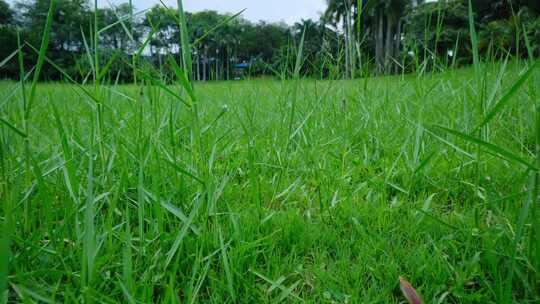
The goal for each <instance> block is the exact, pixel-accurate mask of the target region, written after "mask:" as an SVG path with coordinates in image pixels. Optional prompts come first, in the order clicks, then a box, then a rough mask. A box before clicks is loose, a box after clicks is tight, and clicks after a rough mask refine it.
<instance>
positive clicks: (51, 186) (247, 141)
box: [0, 63, 540, 303]
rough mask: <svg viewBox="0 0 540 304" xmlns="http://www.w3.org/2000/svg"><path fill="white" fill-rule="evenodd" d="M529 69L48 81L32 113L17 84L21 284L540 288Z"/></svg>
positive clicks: (133, 299) (299, 292)
mask: <svg viewBox="0 0 540 304" xmlns="http://www.w3.org/2000/svg"><path fill="white" fill-rule="evenodd" d="M526 70H527V66H526V65H525V64H523V63H509V64H508V66H506V67H505V66H504V65H503V64H496V65H494V64H491V65H486V66H483V67H482V71H484V73H482V75H481V76H479V75H478V74H476V75H477V76H479V77H475V72H474V71H473V70H472V69H465V70H457V71H447V72H444V73H441V74H435V75H425V76H413V75H411V76H404V77H401V76H395V77H384V78H382V77H381V78H371V79H360V80H355V81H314V80H298V81H294V80H290V81H272V80H250V81H239V82H227V83H208V84H195V91H194V93H195V95H196V97H197V100H198V107H197V108H198V111H192V110H189V109H188V108H187V107H186V106H185V105H184V104H182V103H181V102H179V99H178V98H177V97H175V96H173V95H172V94H171V92H178V91H179V88H177V87H174V86H171V87H167V88H168V89H169V90H171V92H168V91H167V90H165V88H163V87H159V86H149V85H147V86H143V87H137V86H134V85H132V86H101V87H99V88H97V89H95V88H94V87H93V86H83V87H80V86H76V85H73V84H60V83H57V84H40V85H38V86H37V91H36V98H35V101H34V104H33V106H32V107H33V108H32V112H31V114H30V115H27V117H26V118H25V116H26V115H24V113H25V112H24V105H23V100H25V99H24V98H23V97H22V96H21V90H20V88H19V84H18V83H15V82H3V83H0V101H1V104H0V109H1V111H0V112H1V116H0V117H1V118H2V119H3V120H4V121H3V122H4V124H2V126H1V128H0V140H1V141H0V156H1V163H0V164H1V171H0V174H1V175H0V183H1V192H0V198H1V201H2V211H1V212H2V213H0V220H1V223H2V224H3V225H2V226H3V227H4V230H3V238H2V239H3V241H2V245H1V246H2V247H1V251H0V281H2V280H4V281H5V280H7V281H8V283H7V298H6V299H7V300H8V302H24V303H34V302H66V303H70V302H81V301H83V300H84V301H86V302H96V303H115V302H127V303H150V302H164V303H172V302H181V303H193V302H200V303H276V302H279V301H283V302H285V303H297V302H308V303H400V302H401V303H403V302H404V301H405V299H404V298H403V296H402V295H401V293H400V290H399V280H398V279H399V277H400V276H403V277H406V278H407V280H409V281H410V282H411V284H412V285H413V286H415V287H416V288H417V290H418V291H419V293H421V294H422V296H423V298H424V301H425V302H426V303H504V302H512V301H516V302H522V303H538V302H539V301H540V292H539V290H540V272H539V271H540V245H539V244H540V242H539V240H540V238H539V237H538V235H539V233H535V232H536V231H537V230H538V229H540V225H539V224H538V213H537V211H536V209H537V207H538V203H537V202H538V200H537V199H536V196H537V195H538V193H537V192H536V190H535V189H537V186H535V183H536V182H537V181H536V179H535V178H536V174H535V172H537V169H536V167H535V166H534V165H533V164H534V163H535V157H536V151H537V149H538V148H537V144H538V139H537V136H538V134H540V131H539V130H538V125H537V122H536V119H537V118H536V116H535V115H536V112H537V107H538V105H539V103H540V100H539V99H538V98H539V95H538V94H539V92H540V81H538V80H539V78H538V76H540V75H538V72H537V71H536V72H534V71H533V73H532V75H530V77H529V78H528V79H526V81H525V82H523V83H522V84H520V85H518V86H515V87H514V88H515V90H512V86H513V85H514V84H515V82H516V80H518V78H519V75H522V74H523V73H524V71H526ZM479 79H480V80H479ZM518 84H519V83H518ZM85 91H86V92H88V91H91V92H92V93H93V94H97V95H92V96H94V97H96V96H99V98H97V99H98V100H99V101H100V103H96V101H95V100H93V99H92V98H90V97H89V96H88V95H87V94H86V93H85ZM95 91H97V93H94V92H95ZM509 93H512V94H510V96H507V95H508V94H509ZM506 97H508V98H506ZM479 100H483V101H484V102H482V103H480V102H479ZM500 101H502V102H503V104H502V105H504V107H502V105H501V103H499V102H500ZM479 104H484V108H481V107H480V106H479ZM496 105H501V108H500V111H496V113H494V114H495V115H493V116H492V117H491V118H490V116H489V113H491V111H492V110H493V109H497V106H496ZM194 113H195V114H194ZM195 116H197V117H195ZM486 117H488V118H490V120H489V122H488V123H487V124H485V126H483V127H481V128H476V127H477V126H479V125H480V124H481V122H482V121H483V120H485V118H486ZM441 126H442V127H445V128H449V129H451V130H447V129H444V128H441ZM452 130H454V131H452ZM473 137H474V138H473ZM479 138H481V139H482V140H483V141H480V140H479ZM488 142H489V144H488ZM0 299H1V297H0Z"/></svg>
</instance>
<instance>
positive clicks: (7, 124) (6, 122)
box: [0, 117, 28, 138]
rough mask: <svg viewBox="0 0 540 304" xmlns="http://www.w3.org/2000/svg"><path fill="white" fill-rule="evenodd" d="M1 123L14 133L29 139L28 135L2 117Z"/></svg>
mask: <svg viewBox="0 0 540 304" xmlns="http://www.w3.org/2000/svg"><path fill="white" fill-rule="evenodd" d="M0 122H2V123H3V124H4V125H6V126H7V127H8V128H10V129H11V130H12V131H13V132H15V133H17V134H19V135H20V136H21V137H24V138H26V137H28V135H26V133H24V132H23V131H21V130H20V129H18V128H17V127H15V126H14V125H12V124H11V123H10V122H9V121H7V120H5V119H3V118H2V117H0Z"/></svg>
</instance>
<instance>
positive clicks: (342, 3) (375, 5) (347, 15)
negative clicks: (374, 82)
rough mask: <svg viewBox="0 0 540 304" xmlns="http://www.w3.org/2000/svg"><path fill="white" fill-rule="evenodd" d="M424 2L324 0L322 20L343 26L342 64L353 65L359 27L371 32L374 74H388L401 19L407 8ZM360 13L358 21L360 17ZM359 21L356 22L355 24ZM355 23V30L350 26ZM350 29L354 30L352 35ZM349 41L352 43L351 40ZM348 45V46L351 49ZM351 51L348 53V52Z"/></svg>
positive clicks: (395, 53)
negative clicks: (373, 43)
mask: <svg viewBox="0 0 540 304" xmlns="http://www.w3.org/2000/svg"><path fill="white" fill-rule="evenodd" d="M422 2H424V0H416V1H412V0H327V3H328V8H327V10H326V12H325V15H324V18H325V20H327V21H328V22H330V23H331V24H333V25H335V26H337V25H339V24H342V25H343V31H344V35H345V41H346V45H347V46H348V47H347V52H346V57H347V58H346V61H347V63H348V64H347V65H348V66H354V60H355V53H354V47H355V42H356V43H358V42H359V40H360V30H359V29H360V28H361V27H364V28H363V32H364V33H371V35H372V37H373V41H374V42H375V63H376V66H377V72H378V73H382V72H391V71H392V66H394V64H393V62H394V60H395V59H396V58H397V57H398V56H399V49H400V46H401V43H400V42H401V36H402V26H401V25H402V18H403V16H404V14H405V11H406V7H407V5H412V6H415V5H418V4H420V3H422ZM359 14H361V17H362V18H361V19H362V20H360V18H359V17H360V16H359ZM359 22H360V23H359ZM354 23H356V27H355V26H353V24H354ZM354 28H356V29H357V32H356V35H355V34H354ZM351 40H352V41H351ZM351 46H352V47H351ZM351 50H352V52H351Z"/></svg>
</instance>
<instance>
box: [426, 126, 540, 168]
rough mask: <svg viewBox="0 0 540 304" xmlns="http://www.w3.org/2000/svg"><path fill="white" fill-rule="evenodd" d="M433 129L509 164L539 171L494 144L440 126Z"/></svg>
mask: <svg viewBox="0 0 540 304" xmlns="http://www.w3.org/2000/svg"><path fill="white" fill-rule="evenodd" d="M435 127H436V128H438V129H440V130H442V131H445V132H447V133H449V134H452V135H454V136H457V137H460V138H461V139H464V140H466V141H468V142H470V143H473V144H475V145H478V146H480V147H483V148H485V149H487V150H488V151H490V152H492V153H493V154H495V155H496V156H498V157H500V158H503V159H506V160H508V161H511V162H516V163H519V164H522V165H524V166H525V167H527V168H528V169H531V170H534V171H538V170H539V168H537V167H536V166H535V165H533V164H531V163H530V162H528V161H527V160H525V159H523V158H521V157H520V156H517V155H515V154H514V153H512V152H509V151H507V150H505V149H503V148H501V147H498V146H496V145H494V144H491V143H488V142H486V141H483V140H481V139H478V138H476V137H473V136H470V135H467V134H465V133H461V132H459V131H456V130H452V129H448V128H445V127H442V126H435Z"/></svg>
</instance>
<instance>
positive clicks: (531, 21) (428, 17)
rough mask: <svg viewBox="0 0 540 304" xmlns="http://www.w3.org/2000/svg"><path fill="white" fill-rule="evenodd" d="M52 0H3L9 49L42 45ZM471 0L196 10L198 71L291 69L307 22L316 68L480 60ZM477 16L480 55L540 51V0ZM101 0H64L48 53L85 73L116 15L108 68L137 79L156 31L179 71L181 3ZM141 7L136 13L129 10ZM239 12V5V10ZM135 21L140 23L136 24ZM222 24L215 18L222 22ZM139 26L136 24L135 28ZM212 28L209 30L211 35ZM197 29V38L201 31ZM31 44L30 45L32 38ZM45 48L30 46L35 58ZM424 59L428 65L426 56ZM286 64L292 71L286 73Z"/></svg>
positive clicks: (161, 54) (332, 71) (479, 10)
mask: <svg viewBox="0 0 540 304" xmlns="http://www.w3.org/2000/svg"><path fill="white" fill-rule="evenodd" d="M49 3H50V0H25V1H18V2H17V3H16V4H15V5H14V6H11V7H10V6H9V5H8V4H7V3H6V2H5V1H4V0H0V8H1V11H2V15H1V16H0V41H1V43H0V58H6V57H7V56H9V55H10V54H11V53H12V52H13V51H14V50H16V49H17V43H16V42H17V39H16V33H17V31H20V32H21V37H22V40H23V41H24V42H27V43H28V44H31V45H34V46H38V45H39V42H40V41H41V37H40V31H36V29H39V28H40V27H41V26H42V25H43V23H44V21H45V17H46V15H47V9H48V8H49ZM467 3H468V2H467V1H466V0H453V1H437V2H428V3H424V2H423V1H406V0H385V1H379V0H358V1H357V0H354V1H353V0H329V1H328V9H327V10H326V12H324V14H323V16H321V19H320V20H302V21H301V22H298V23H297V24H294V25H290V26H289V25H287V24H285V23H267V22H264V21H260V22H258V23H253V22H250V21H247V20H245V19H243V18H242V17H241V16H237V17H236V18H234V19H232V20H229V19H230V17H231V15H224V14H220V13H217V12H215V11H204V12H199V13H187V14H186V18H187V28H188V30H189V34H190V35H189V36H190V37H199V38H198V39H197V41H195V40H193V41H192V43H193V50H192V52H193V58H194V65H193V71H192V74H193V75H194V79H196V80H223V79H232V78H234V76H233V69H234V66H235V65H236V64H239V63H248V64H249V65H250V74H251V75H254V76H256V75H262V74H266V75H275V74H276V72H277V71H279V73H280V74H281V75H282V76H289V77H290V76H291V74H292V66H293V65H294V55H293V54H292V53H291V52H290V51H289V50H291V47H294V46H297V45H298V42H299V41H300V38H301V36H302V33H303V31H304V30H305V31H306V36H305V42H304V45H305V52H304V54H305V61H306V64H305V65H303V71H302V72H303V74H304V75H307V76H310V77H316V78H334V79H335V78H344V77H345V78H351V77H359V76H367V75H373V74H381V73H386V74H391V73H398V72H399V73H401V72H414V71H418V70H423V71H433V70H440V67H441V66H445V65H446V64H448V63H450V64H452V66H455V67H457V66H463V65H467V64H470V63H472V57H473V55H472V49H471V41H470V36H469V25H468V11H467V5H468V4H467ZM472 8H473V14H474V16H475V18H474V20H475V26H476V27H477V28H478V31H479V33H478V41H477V44H478V48H479V51H480V55H481V56H483V57H487V56H504V55H505V54H506V53H508V52H509V53H511V54H512V55H514V56H517V57H520V58H523V57H526V56H527V54H528V53H527V50H526V47H525V41H526V38H527V39H528V40H529V42H530V44H531V46H533V52H534V53H535V54H539V53H540V4H539V2H538V1H535V0H511V1H509V0H496V1H485V0H473V1H472ZM93 11H94V8H93V7H91V6H90V4H89V2H87V1H84V0H60V1H58V3H57V5H56V8H55V11H54V15H53V20H54V26H53V28H52V31H51V40H50V47H49V50H48V57H49V58H55V62H56V64H58V65H59V66H60V67H61V68H62V69H63V70H64V71H66V72H67V73H68V74H69V75H70V76H71V77H72V78H74V79H78V80H84V79H86V78H87V77H88V76H89V74H88V71H89V62H88V60H87V56H86V50H85V42H84V41H85V39H86V40H87V41H90V39H91V37H90V35H91V29H92V28H93V25H92V24H93V22H95V21H96V20H97V22H98V23H99V26H100V27H101V26H103V27H104V26H106V25H110V24H115V23H116V24H117V23H118V21H119V20H121V19H122V18H124V19H125V20H124V22H123V26H120V25H118V24H117V26H113V27H111V28H108V29H107V30H106V31H103V33H101V35H100V37H99V44H100V47H101V48H102V50H103V52H101V54H100V56H101V57H103V58H102V61H105V62H107V61H109V60H110V59H113V61H112V63H111V67H110V69H109V71H108V77H110V78H112V79H115V80H118V81H122V82H126V81H133V79H132V77H131V76H132V75H133V73H132V70H131V67H130V65H129V64H127V62H129V60H128V58H129V56H130V55H131V54H133V52H134V51H135V50H136V49H137V45H138V44H139V43H142V42H144V41H145V40H146V39H147V38H148V37H150V38H151V39H150V40H149V41H148V44H147V49H146V50H145V52H144V54H143V57H144V61H145V62H147V63H149V64H152V65H154V66H155V67H157V68H158V70H160V71H161V73H162V75H163V76H164V77H169V78H170V77H171V76H172V74H174V72H173V69H172V68H171V67H170V65H169V63H167V62H166V60H164V58H165V57H167V54H172V55H173V57H174V58H176V60H179V54H180V52H181V46H180V45H179V42H178V41H179V37H180V29H179V26H178V17H177V16H176V12H175V10H174V9H172V8H167V7H163V6H158V5H157V6H155V7H153V8H152V9H150V10H147V11H141V12H136V8H132V7H131V6H130V5H129V3H125V4H120V5H118V6H114V7H110V8H99V9H98V11H97V16H98V18H97V19H96V18H94V15H93ZM132 12H135V16H134V18H133V19H131V18H127V17H129V16H130V15H131V14H132ZM234 13H236V12H234ZM131 23H134V24H131ZM218 25H219V27H218V28H216V29H215V30H213V31H210V30H211V29H213V28H214V27H216V26H218ZM128 27H129V28H130V29H131V28H132V32H128V31H126V29H127V28H128ZM204 33H209V34H208V35H204ZM193 39H195V38H193ZM24 49H25V50H27V49H28V48H27V47H26V46H24ZM35 56H36V54H35V53H34V52H32V51H29V52H28V55H27V56H26V57H25V58H26V61H25V64H26V65H27V66H28V67H29V66H30V65H31V63H32V62H34V61H35ZM420 62H421V63H423V64H424V65H423V66H420ZM283 72H284V73H283ZM17 74H18V67H17V64H16V63H11V64H7V65H6V66H4V67H3V68H2V69H1V70H0V77H3V78H15V77H16V75H17ZM42 77H43V79H48V80H55V79H60V78H62V75H61V73H59V72H58V71H57V70H56V69H54V68H51V67H47V66H45V67H44V71H43V75H42Z"/></svg>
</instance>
